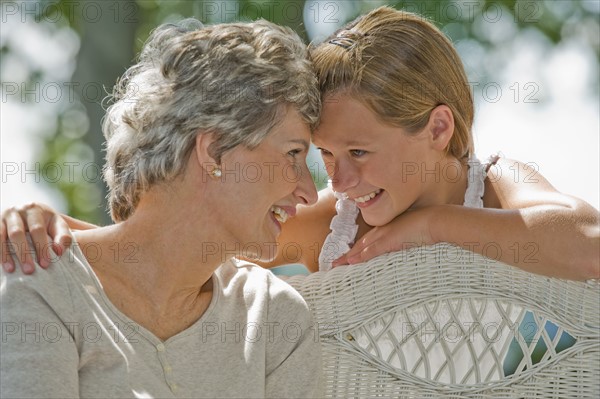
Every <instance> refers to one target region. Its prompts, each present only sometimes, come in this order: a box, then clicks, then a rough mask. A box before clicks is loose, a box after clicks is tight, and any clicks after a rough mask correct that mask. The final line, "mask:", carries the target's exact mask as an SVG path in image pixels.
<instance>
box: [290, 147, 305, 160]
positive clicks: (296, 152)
mask: <svg viewBox="0 0 600 399" xmlns="http://www.w3.org/2000/svg"><path fill="white" fill-rule="evenodd" d="M301 152H302V150H301V149H299V148H297V149H295V150H291V151H289V152H288V155H290V156H292V157H293V158H296V155H298V154H300V153H301Z"/></svg>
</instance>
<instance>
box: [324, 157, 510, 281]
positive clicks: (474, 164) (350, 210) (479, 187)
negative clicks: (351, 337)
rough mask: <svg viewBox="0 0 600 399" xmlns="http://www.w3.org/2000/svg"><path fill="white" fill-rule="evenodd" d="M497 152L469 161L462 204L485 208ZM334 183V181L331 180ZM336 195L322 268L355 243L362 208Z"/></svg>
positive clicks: (329, 267) (342, 195)
mask: <svg viewBox="0 0 600 399" xmlns="http://www.w3.org/2000/svg"><path fill="white" fill-rule="evenodd" d="M498 158H499V156H498V155H492V156H490V157H489V158H488V160H487V162H485V163H481V162H480V161H479V159H477V157H475V156H474V157H472V158H470V159H469V160H468V161H467V165H468V166H469V172H468V177H467V191H466V192H465V202H464V203H463V206H466V207H469V208H483V192H484V190H485V178H486V176H487V172H488V169H489V168H490V166H491V165H493V164H495V163H496V162H497V161H498ZM329 186H330V187H331V182H330V183H329ZM334 195H335V197H336V198H337V202H336V203H335V210H336V212H337V214H336V215H335V216H334V217H333V219H331V224H330V225H329V227H330V228H331V233H329V235H328V236H327V238H326V239H325V242H324V243H323V248H322V249H321V254H320V255H319V271H327V270H330V269H331V262H333V261H334V260H336V259H337V258H339V257H340V256H342V255H343V254H345V253H346V252H348V251H349V250H350V246H351V245H352V244H353V243H354V239H355V238H356V233H357V232H358V225H357V224H356V217H357V216H358V212H359V209H358V207H357V206H356V203H355V202H354V201H353V200H351V199H349V198H348V197H347V196H346V195H345V194H344V193H338V192H335V191H334Z"/></svg>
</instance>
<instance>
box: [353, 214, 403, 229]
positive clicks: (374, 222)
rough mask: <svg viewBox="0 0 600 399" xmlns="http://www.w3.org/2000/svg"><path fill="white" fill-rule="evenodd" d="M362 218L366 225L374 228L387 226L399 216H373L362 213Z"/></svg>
mask: <svg viewBox="0 0 600 399" xmlns="http://www.w3.org/2000/svg"><path fill="white" fill-rule="evenodd" d="M361 214H362V218H363V220H364V221H365V223H366V224H368V225H369V226H372V227H378V226H385V225H386V224H388V223H389V222H391V221H392V220H394V218H395V217H396V216H398V215H373V214H369V212H364V211H361Z"/></svg>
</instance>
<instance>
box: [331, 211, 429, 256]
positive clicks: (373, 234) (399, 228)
mask: <svg viewBox="0 0 600 399" xmlns="http://www.w3.org/2000/svg"><path fill="white" fill-rule="evenodd" d="M434 210H435V207H427V208H421V209H417V210H408V211H406V212H404V213H403V214H401V215H399V216H397V217H396V218H395V219H394V220H392V221H391V222H389V223H388V224H386V225H384V226H379V227H374V228H373V229H371V231H369V232H368V233H366V234H365V235H364V236H363V237H362V238H361V239H360V240H358V241H357V242H356V243H355V244H354V246H353V247H352V249H350V251H348V252H347V253H346V254H345V255H342V256H341V257H340V258H338V259H336V260H335V261H333V262H332V266H333V267H336V266H341V265H348V264H349V265H352V264H355V263H362V262H366V261H368V260H369V259H373V258H374V257H376V256H379V255H382V254H384V253H388V252H393V251H402V250H405V249H409V248H413V247H418V246H422V245H431V244H435V243H436V242H437V240H436V239H435V238H434V237H433V236H432V234H431V222H430V221H431V220H432V217H433V213H434Z"/></svg>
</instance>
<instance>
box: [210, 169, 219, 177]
mask: <svg viewBox="0 0 600 399" xmlns="http://www.w3.org/2000/svg"><path fill="white" fill-rule="evenodd" d="M210 173H211V174H212V175H213V177H221V174H222V172H221V169H219V168H214V169H213V170H212V172H210Z"/></svg>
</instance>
